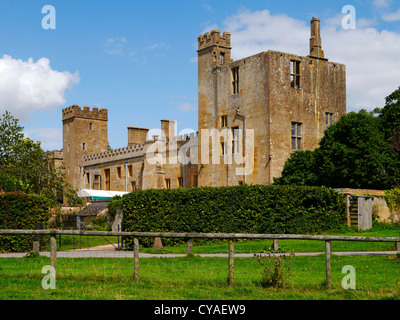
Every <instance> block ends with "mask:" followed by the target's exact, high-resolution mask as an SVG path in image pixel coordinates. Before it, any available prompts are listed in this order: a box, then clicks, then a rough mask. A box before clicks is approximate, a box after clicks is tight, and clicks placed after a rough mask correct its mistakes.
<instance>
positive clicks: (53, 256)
mask: <svg viewBox="0 0 400 320" xmlns="http://www.w3.org/2000/svg"><path fill="white" fill-rule="evenodd" d="M0 235H50V261H51V265H52V266H53V267H54V268H56V260H57V241H56V236H57V235H81V236H118V237H134V250H133V251H134V281H136V282H137V281H139V239H138V238H140V237H146V238H157V237H159V238H185V239H188V240H190V239H196V238H197V239H199V238H200V239H228V240H229V251H228V269H229V278H228V279H229V280H228V282H229V286H231V287H232V286H233V285H234V279H235V277H234V242H233V240H235V239H264V240H265V239H271V240H274V243H275V242H276V241H277V240H281V239H286V240H289V239H290V240H317V241H325V265H326V287H327V289H330V288H331V287H332V284H331V254H332V241H360V242H395V243H396V250H397V251H399V252H400V237H354V236H329V235H293V234H245V233H165V232H122V231H120V232H114V231H83V230H54V229H51V230H9V229H8V230H0Z"/></svg>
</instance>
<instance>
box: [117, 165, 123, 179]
mask: <svg viewBox="0 0 400 320" xmlns="http://www.w3.org/2000/svg"><path fill="white" fill-rule="evenodd" d="M121 171H122V170H121V167H117V177H118V179H121V177H122V173H121Z"/></svg>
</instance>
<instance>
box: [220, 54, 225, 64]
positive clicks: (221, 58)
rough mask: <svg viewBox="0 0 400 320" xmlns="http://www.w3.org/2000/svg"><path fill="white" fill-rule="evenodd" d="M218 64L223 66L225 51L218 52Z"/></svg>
mask: <svg viewBox="0 0 400 320" xmlns="http://www.w3.org/2000/svg"><path fill="white" fill-rule="evenodd" d="M219 64H220V65H221V66H223V65H224V64H225V52H221V53H220V54H219Z"/></svg>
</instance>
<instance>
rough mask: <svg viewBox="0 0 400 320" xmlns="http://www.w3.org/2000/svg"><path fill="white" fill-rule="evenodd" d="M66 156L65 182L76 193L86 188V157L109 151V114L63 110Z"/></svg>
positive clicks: (94, 110) (96, 111)
mask: <svg viewBox="0 0 400 320" xmlns="http://www.w3.org/2000/svg"><path fill="white" fill-rule="evenodd" d="M62 121H63V153H64V166H65V176H66V181H67V182H68V183H70V184H71V185H72V187H73V188H74V189H76V190H79V189H81V188H82V187H83V177H84V172H83V156H85V155H89V154H94V153H99V152H104V151H107V148H108V135H107V121H108V110H107V109H105V108H102V109H100V110H99V108H96V107H93V108H92V110H90V107H87V106H84V107H83V109H82V108H81V107H79V106H78V105H73V106H70V107H68V108H65V109H63V110H62Z"/></svg>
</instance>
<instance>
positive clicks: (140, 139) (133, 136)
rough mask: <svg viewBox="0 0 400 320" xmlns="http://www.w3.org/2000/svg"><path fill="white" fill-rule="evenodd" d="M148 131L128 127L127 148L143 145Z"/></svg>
mask: <svg viewBox="0 0 400 320" xmlns="http://www.w3.org/2000/svg"><path fill="white" fill-rule="evenodd" d="M148 132H149V129H147V128H140V127H128V146H133V145H135V144H143V143H144V142H145V141H146V140H147V134H148Z"/></svg>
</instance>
